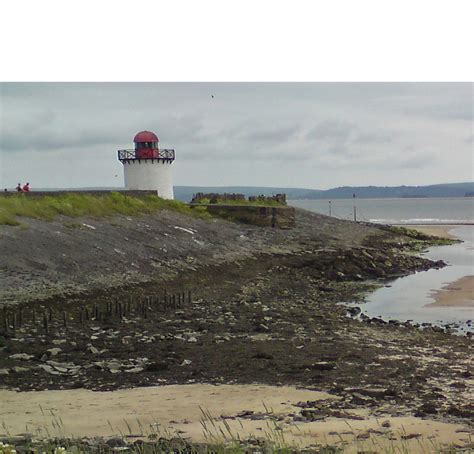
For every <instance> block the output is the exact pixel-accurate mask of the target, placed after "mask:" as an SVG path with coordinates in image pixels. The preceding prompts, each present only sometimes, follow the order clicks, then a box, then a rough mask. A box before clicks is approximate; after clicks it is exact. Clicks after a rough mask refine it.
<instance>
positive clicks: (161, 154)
mask: <svg viewBox="0 0 474 454" xmlns="http://www.w3.org/2000/svg"><path fill="white" fill-rule="evenodd" d="M117 153H118V158H119V161H121V162H124V161H133V160H136V159H163V160H165V161H174V158H175V155H174V150H166V149H164V150H152V149H146V148H142V149H141V150H118V152H117Z"/></svg>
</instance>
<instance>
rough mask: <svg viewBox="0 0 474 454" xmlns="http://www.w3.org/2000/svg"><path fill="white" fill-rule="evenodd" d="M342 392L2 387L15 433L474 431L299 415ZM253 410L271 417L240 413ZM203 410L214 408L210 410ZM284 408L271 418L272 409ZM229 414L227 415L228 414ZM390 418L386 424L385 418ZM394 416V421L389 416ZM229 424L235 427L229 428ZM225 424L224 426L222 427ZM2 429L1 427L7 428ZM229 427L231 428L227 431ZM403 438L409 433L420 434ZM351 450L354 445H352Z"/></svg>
mask: <svg viewBox="0 0 474 454" xmlns="http://www.w3.org/2000/svg"><path fill="white" fill-rule="evenodd" d="M326 399H337V398H336V397H334V396H332V395H329V394H326V393H323V392H317V391H310V390H305V389H297V388H294V387H288V386H284V387H276V386H262V385H222V386H215V385H202V384H192V385H170V386H161V387H150V388H136V389H130V390H121V391H113V392H93V391H89V390H84V389H78V390H64V391H33V392H22V393H18V392H15V391H6V390H0V401H1V402H2V406H1V408H0V421H1V422H2V424H3V425H4V426H3V430H4V431H5V432H9V433H10V434H11V435H15V434H19V433H25V432H28V433H33V434H37V435H39V436H48V437H51V436H60V437H73V436H89V437H92V436H105V437H107V436H113V435H120V434H123V435H124V436H129V438H130V439H131V440H133V439H135V438H145V437H146V436H147V435H150V434H153V433H155V434H158V435H159V436H165V437H172V436H176V435H179V436H181V437H183V438H188V439H190V440H192V441H195V442H204V441H206V440H207V441H216V442H220V441H225V438H224V436H225V437H226V438H227V440H229V439H230V435H229V431H230V433H232V434H233V436H234V437H237V435H239V436H240V437H241V438H248V437H251V436H253V437H265V438H269V439H273V440H276V439H281V437H283V438H284V440H285V442H286V443H290V444H295V445H297V446H300V447H304V446H309V445H312V444H326V443H331V444H332V443H341V440H344V443H349V446H352V444H353V447H354V452H356V451H357V450H360V448H361V447H362V446H363V444H364V443H367V446H369V445H372V446H373V443H374V442H376V443H377V444H378V445H381V446H384V444H385V443H386V444H387V446H389V443H393V442H394V440H389V439H388V436H387V434H388V433H389V432H390V431H391V434H392V436H393V437H395V438H396V440H398V441H395V443H397V442H398V443H402V444H403V446H408V447H409V452H423V450H422V449H421V448H426V447H427V446H429V445H430V443H432V442H433V440H435V443H439V444H443V443H460V444H463V443H466V441H467V439H468V437H469V433H468V432H466V431H465V430H464V428H463V426H462V425H460V424H448V423H442V422H438V421H432V420H426V419H421V418H415V417H411V416H405V417H386V418H385V417H379V418H378V419H377V418H375V417H370V416H368V411H367V410H351V413H353V414H355V415H359V416H363V417H364V419H362V420H352V419H350V420H348V419H343V418H327V419H325V420H324V421H318V422H300V421H295V420H294V419H293V418H292V417H291V415H294V414H298V413H299V411H300V410H301V408H299V407H296V406H295V405H294V404H296V403H297V402H299V401H307V400H313V401H314V400H326ZM243 411H253V412H255V413H261V414H264V415H267V419H257V420H254V419H250V418H248V417H247V418H246V417H236V415H237V414H238V413H239V412H243ZM203 412H205V413H206V414H207V416H204V414H203ZM269 414H270V415H273V416H277V418H278V419H277V420H275V418H274V419H273V420H272V419H269V418H268V415H269ZM222 416H226V418H225V419H224V418H222ZM383 421H385V426H387V425H389V428H387V427H384V426H382V422H383ZM387 421H388V422H387ZM226 425H227V427H228V428H226ZM220 429H222V432H221V430H220ZM0 431H1V429H0ZM223 434H224V435H223ZM413 434H419V435H417V436H414V438H413V439H411V440H402V439H401V437H402V435H405V436H406V435H413ZM347 452H352V451H351V450H350V449H349V450H348V451H347Z"/></svg>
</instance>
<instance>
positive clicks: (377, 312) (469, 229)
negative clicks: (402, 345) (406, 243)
mask: <svg viewBox="0 0 474 454" xmlns="http://www.w3.org/2000/svg"><path fill="white" fill-rule="evenodd" d="M450 234H452V235H454V236H456V237H458V238H459V239H461V240H463V243H459V244H454V245H451V246H438V247H433V248H430V249H429V250H428V252H427V253H425V254H422V255H423V256H424V257H426V258H429V259H432V260H444V261H445V262H446V263H447V264H448V265H449V266H447V267H445V268H442V269H440V270H434V269H433V270H428V271H421V272H419V273H415V274H412V275H410V276H406V277H402V278H400V279H396V280H395V281H392V282H390V284H389V285H390V287H383V288H380V289H379V290H376V291H375V292H374V293H372V294H371V295H370V297H369V298H368V300H367V303H366V304H365V305H364V307H363V309H364V310H363V312H364V313H366V314H367V315H368V316H370V317H379V316H381V317H382V318H384V319H386V320H390V319H394V320H402V321H405V320H413V321H414V322H417V323H422V322H429V323H434V324H439V325H444V324H450V323H455V324H457V325H459V326H460V330H461V331H472V323H467V322H468V321H469V320H473V319H474V310H473V309H472V307H471V308H469V307H432V306H427V305H429V304H431V303H433V302H434V299H433V297H432V296H431V293H432V291H434V290H439V289H441V288H442V287H444V286H445V285H446V284H449V283H451V282H454V281H457V280H458V279H460V278H462V277H464V276H472V275H474V253H473V252H474V226H471V225H467V226H457V227H454V228H453V229H452V230H451V231H450Z"/></svg>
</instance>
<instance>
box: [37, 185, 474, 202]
mask: <svg viewBox="0 0 474 454" xmlns="http://www.w3.org/2000/svg"><path fill="white" fill-rule="evenodd" d="M62 189H66V188H62ZM69 189H70V190H71V191H80V190H92V189H105V190H118V189H122V190H123V187H122V188H112V187H102V188H69ZM34 190H37V191H39V190H46V191H47V190H53V189H40V188H34ZM196 192H220V193H222V192H229V193H238V194H244V195H245V196H246V197H248V196H249V195H261V194H263V195H273V194H281V193H284V194H286V195H287V198H288V199H289V200H297V199H300V200H301V199H350V198H352V195H353V194H355V195H356V197H358V198H360V199H383V198H408V197H411V198H414V197H473V195H474V182H469V183H447V184H434V185H430V186H343V187H339V188H334V189H327V190H320V189H302V188H279V187H263V186H174V196H175V198H176V199H178V200H182V201H184V202H189V201H190V200H191V198H192V197H193V194H195V193H196Z"/></svg>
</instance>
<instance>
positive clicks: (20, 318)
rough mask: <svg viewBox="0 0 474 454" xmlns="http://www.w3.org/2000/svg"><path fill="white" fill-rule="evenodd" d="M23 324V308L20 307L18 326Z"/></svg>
mask: <svg viewBox="0 0 474 454" xmlns="http://www.w3.org/2000/svg"><path fill="white" fill-rule="evenodd" d="M22 325H23V309H22V308H21V307H20V309H19V310H18V326H20V327H21V326H22Z"/></svg>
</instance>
